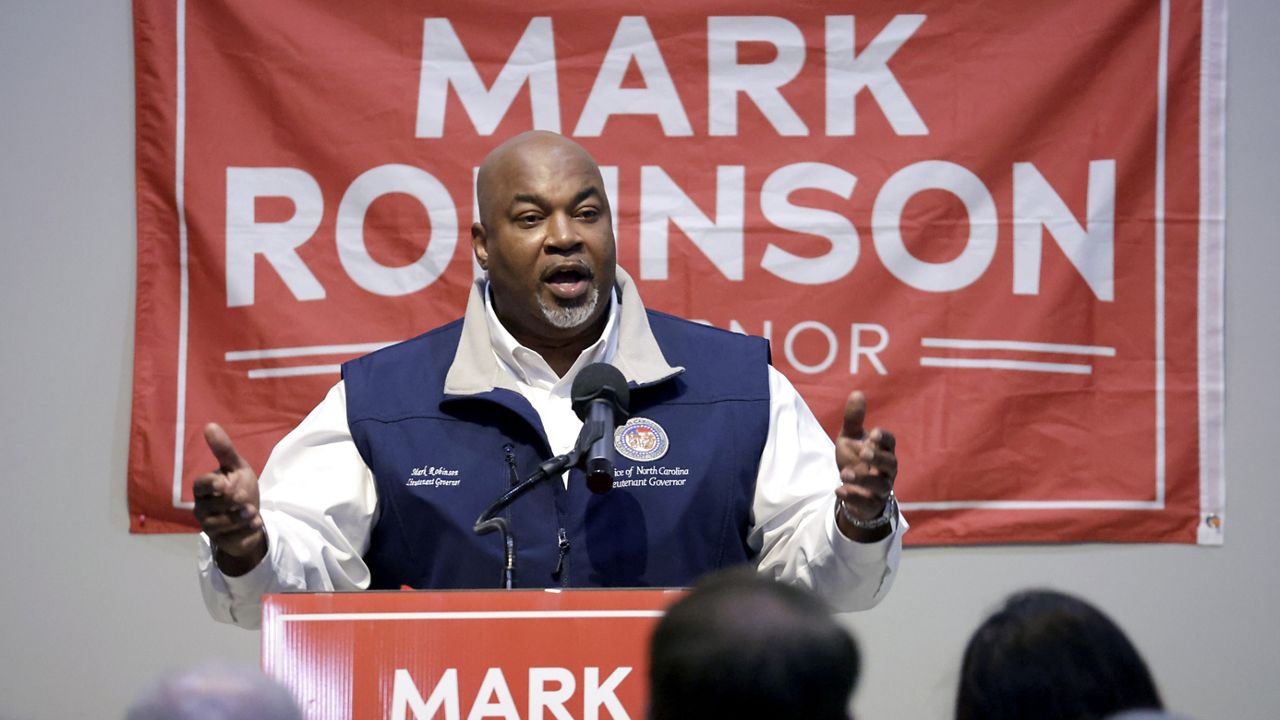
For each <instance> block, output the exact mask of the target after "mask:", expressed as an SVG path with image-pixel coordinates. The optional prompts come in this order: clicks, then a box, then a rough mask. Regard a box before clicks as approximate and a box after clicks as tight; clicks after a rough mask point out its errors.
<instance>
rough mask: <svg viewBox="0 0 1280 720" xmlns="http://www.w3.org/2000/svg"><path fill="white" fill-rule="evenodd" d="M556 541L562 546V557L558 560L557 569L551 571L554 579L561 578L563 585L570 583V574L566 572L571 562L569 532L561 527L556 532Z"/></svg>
mask: <svg viewBox="0 0 1280 720" xmlns="http://www.w3.org/2000/svg"><path fill="white" fill-rule="evenodd" d="M556 543H557V544H558V545H559V547H560V557H559V558H558V559H557V560H556V569H555V571H554V572H552V573H551V577H552V579H554V580H559V581H560V585H561V586H567V585H568V584H569V574H568V573H567V572H565V570H566V569H567V568H566V566H567V565H568V564H569V534H568V533H566V532H565V531H564V528H560V530H559V532H558V533H556Z"/></svg>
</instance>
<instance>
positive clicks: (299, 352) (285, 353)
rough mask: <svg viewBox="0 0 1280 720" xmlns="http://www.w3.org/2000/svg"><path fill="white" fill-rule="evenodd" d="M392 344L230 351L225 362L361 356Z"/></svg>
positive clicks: (308, 346)
mask: <svg viewBox="0 0 1280 720" xmlns="http://www.w3.org/2000/svg"><path fill="white" fill-rule="evenodd" d="M394 344H395V343H389V342H382V343H359V344H355V345H307V346H303V347H288V348H267V349H266V350H232V351H231V352H229V353H227V354H226V361H227V362H237V361H242V360H275V359H277V358H291V357H306V356H308V355H354V354H360V355H363V354H364V353H370V352H373V351H374V350H381V349H382V348H384V347H387V346H388V345H394Z"/></svg>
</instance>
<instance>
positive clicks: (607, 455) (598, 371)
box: [569, 363, 631, 494]
mask: <svg viewBox="0 0 1280 720" xmlns="http://www.w3.org/2000/svg"><path fill="white" fill-rule="evenodd" d="M569 397H570V399H571V400H572V402H573V411H574V412H575V413H577V414H578V417H579V418H581V419H582V422H583V425H582V433H581V434H580V435H579V436H578V444H579V448H578V449H579V451H582V452H584V453H585V454H584V455H583V458H582V461H583V466H584V470H585V471H586V473H587V488H588V489H589V490H591V492H593V493H597V494H600V493H606V492H609V491H610V490H612V489H613V452H614V451H613V431H614V428H616V427H617V426H618V424H619V423H621V422H623V421H625V420H626V419H627V417H628V416H630V414H631V413H630V410H629V408H630V405H631V388H630V387H628V386H627V379H626V378H625V377H623V376H622V372H621V371H619V370H618V368H616V367H614V366H612V365H610V364H608V363H592V364H591V365H588V366H586V367H584V368H582V371H581V372H579V373H578V376H577V377H575V378H574V379H573V388H572V389H571V390H570V393H569ZM584 443H589V446H588V447H585V448H584V447H582V445H583V444H584Z"/></svg>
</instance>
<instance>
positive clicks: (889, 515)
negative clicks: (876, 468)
mask: <svg viewBox="0 0 1280 720" xmlns="http://www.w3.org/2000/svg"><path fill="white" fill-rule="evenodd" d="M836 510H837V512H839V513H840V514H841V515H844V519H845V520H847V521H849V524H850V525H852V526H854V527H856V528H858V529H859V530H878V529H880V528H882V527H884V526H885V525H888V524H889V523H891V522H893V517H894V516H895V515H897V514H898V498H897V497H896V496H895V495H894V494H893V491H892V490H890V491H889V499H888V500H885V502H884V512H882V513H880V514H879V515H877V516H875V517H873V518H871V519H870V520H859V519H858V518H856V517H854V515H853V513H851V512H849V508H847V507H845V505H844V503H843V502H841V501H839V500H837V501H836Z"/></svg>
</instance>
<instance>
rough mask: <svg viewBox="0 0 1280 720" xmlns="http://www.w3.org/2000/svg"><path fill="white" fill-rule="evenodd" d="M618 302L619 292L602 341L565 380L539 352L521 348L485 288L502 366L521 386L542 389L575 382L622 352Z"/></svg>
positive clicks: (495, 347) (588, 350)
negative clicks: (590, 367)
mask: <svg viewBox="0 0 1280 720" xmlns="http://www.w3.org/2000/svg"><path fill="white" fill-rule="evenodd" d="M620 305H621V303H620V302H619V300H618V296H617V291H616V290H615V291H613V292H611V293H610V302H609V314H608V319H607V320H606V321H605V325H604V330H603V331H602V332H601V333H600V337H599V339H597V340H596V341H595V342H594V343H592V344H591V345H589V346H587V348H586V349H584V350H583V351H582V352H581V353H580V354H579V355H578V359H577V360H575V361H574V363H573V366H572V367H570V368H569V372H567V373H565V376H564V377H563V378H561V377H559V376H558V375H556V373H555V371H554V370H552V369H551V366H550V365H548V364H547V361H546V360H544V359H543V358H542V356H541V355H539V354H538V353H537V352H535V351H533V350H530V349H529V348H527V347H525V346H523V345H521V344H520V343H519V341H517V340H516V339H515V337H514V336H513V335H512V334H511V333H510V332H509V331H508V330H507V328H506V326H505V325H503V324H502V321H500V320H499V319H498V314H497V313H496V312H494V309H493V293H492V291H491V290H490V288H489V283H488V281H485V284H484V310H485V321H486V322H487V323H488V325H489V341H490V345H491V346H492V348H493V354H494V356H495V357H496V358H497V359H498V363H499V364H500V365H502V367H503V368H504V369H505V370H506V371H507V372H509V373H511V375H512V376H513V377H514V378H515V379H516V380H517V381H519V382H522V383H524V384H526V385H542V386H544V387H546V388H551V387H553V386H555V385H557V384H560V383H563V382H565V381H570V382H571V381H572V379H573V378H574V377H575V376H577V374H578V371H579V370H581V369H582V368H584V367H586V366H587V365H590V364H591V363H596V362H611V361H612V360H613V356H614V354H615V353H616V352H617V349H618V308H619V306H620Z"/></svg>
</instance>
